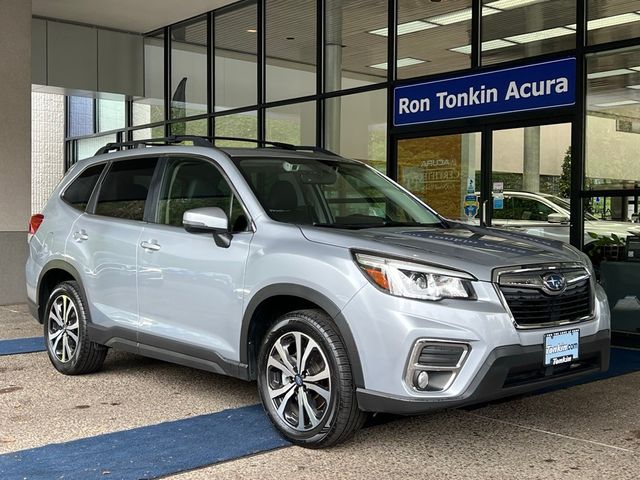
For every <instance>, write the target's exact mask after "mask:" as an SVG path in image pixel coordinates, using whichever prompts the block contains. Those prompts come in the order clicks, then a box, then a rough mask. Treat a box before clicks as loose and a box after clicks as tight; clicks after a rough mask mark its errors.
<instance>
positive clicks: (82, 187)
mask: <svg viewBox="0 0 640 480" xmlns="http://www.w3.org/2000/svg"><path fill="white" fill-rule="evenodd" d="M103 170H104V164H100V165H94V166H92V167H89V168H87V169H86V170H85V171H84V172H82V173H81V174H80V175H78V177H77V178H76V179H75V180H74V181H73V182H71V184H70V185H69V186H68V187H67V188H66V189H65V191H64V193H63V194H62V199H63V200H64V201H65V202H67V203H68V204H69V205H71V206H72V207H73V208H76V209H78V210H81V211H83V212H84V210H85V209H86V208H87V204H88V203H89V199H90V198H91V194H92V193H93V189H94V188H95V186H96V183H98V179H99V178H100V174H101V173H102V171H103Z"/></svg>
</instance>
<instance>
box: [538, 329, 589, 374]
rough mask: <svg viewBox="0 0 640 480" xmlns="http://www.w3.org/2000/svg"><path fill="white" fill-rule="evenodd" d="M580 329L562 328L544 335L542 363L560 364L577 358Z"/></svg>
mask: <svg viewBox="0 0 640 480" xmlns="http://www.w3.org/2000/svg"><path fill="white" fill-rule="evenodd" d="M579 350H580V329H579V328H574V329H571V330H562V331H560V332H553V333H547V334H545V336H544V364H545V366H547V365H560V364H562V363H568V362H572V361H574V360H577V359H578V354H579Z"/></svg>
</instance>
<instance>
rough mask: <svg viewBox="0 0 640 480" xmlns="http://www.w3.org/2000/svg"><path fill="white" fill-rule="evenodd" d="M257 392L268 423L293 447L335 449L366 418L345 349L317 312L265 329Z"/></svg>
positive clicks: (288, 316) (301, 312) (299, 313)
mask: <svg viewBox="0 0 640 480" xmlns="http://www.w3.org/2000/svg"><path fill="white" fill-rule="evenodd" d="M258 389H259V392H260V397H261V399H262V403H263V405H264V408H265V410H266V412H267V414H268V415H269V418H270V419H271V422H272V423H273V424H274V425H275V426H276V428H278V430H280V432H281V433H282V434H283V435H284V436H285V437H286V438H287V439H288V440H290V441H291V442H293V443H295V444H297V445H301V446H305V447H312V448H319V447H329V446H332V445H335V444H337V443H340V442H342V441H344V440H346V439H348V438H349V437H350V436H351V435H353V433H354V432H355V431H356V430H357V429H358V428H360V427H361V426H362V424H363V423H364V420H365V419H366V414H365V413H364V412H362V411H360V410H359V409H358V404H357V401H356V396H355V386H354V383H353V376H352V373H351V365H350V364H349V359H348V356H347V352H346V349H345V347H344V345H343V343H342V340H341V339H340V336H339V335H338V334H337V332H336V329H335V326H334V325H333V322H332V321H331V319H330V318H329V317H328V316H327V315H326V314H325V313H324V312H321V311H318V310H299V311H296V312H291V313H288V314H286V315H284V316H283V317H281V318H280V319H279V320H278V321H277V322H276V324H275V325H274V326H273V327H272V328H271V329H270V330H269V332H268V333H267V336H266V338H265V341H264V343H263V345H262V349H261V353H260V357H259V365H258Z"/></svg>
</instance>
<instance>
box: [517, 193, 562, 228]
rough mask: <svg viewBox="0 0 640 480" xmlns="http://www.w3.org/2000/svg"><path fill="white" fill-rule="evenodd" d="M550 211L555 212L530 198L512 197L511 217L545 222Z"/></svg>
mask: <svg viewBox="0 0 640 480" xmlns="http://www.w3.org/2000/svg"><path fill="white" fill-rule="evenodd" d="M550 213H555V212H554V211H553V210H552V209H551V208H550V207H548V206H546V205H545V204H544V203H541V202H539V201H537V200H533V199H531V198H517V197H514V198H513V219H514V220H534V221H541V222H546V221H547V217H548V216H549V214H550Z"/></svg>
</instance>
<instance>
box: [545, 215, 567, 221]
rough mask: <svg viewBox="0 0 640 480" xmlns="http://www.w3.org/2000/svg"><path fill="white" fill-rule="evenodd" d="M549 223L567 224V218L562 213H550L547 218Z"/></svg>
mask: <svg viewBox="0 0 640 480" xmlns="http://www.w3.org/2000/svg"><path fill="white" fill-rule="evenodd" d="M547 222H549V223H569V217H567V216H566V215H564V214H562V213H550V214H549V216H548V217H547Z"/></svg>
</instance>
